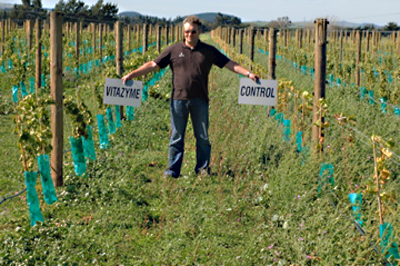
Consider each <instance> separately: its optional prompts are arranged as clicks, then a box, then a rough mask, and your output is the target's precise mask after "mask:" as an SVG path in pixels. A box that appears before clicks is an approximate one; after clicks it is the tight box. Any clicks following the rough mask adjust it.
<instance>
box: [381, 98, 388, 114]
mask: <svg viewBox="0 0 400 266" xmlns="http://www.w3.org/2000/svg"><path fill="white" fill-rule="evenodd" d="M380 101H381V107H380V108H381V110H382V113H384V114H386V113H387V98H386V97H381V98H380Z"/></svg>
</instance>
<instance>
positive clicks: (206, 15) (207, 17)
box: [118, 11, 240, 23]
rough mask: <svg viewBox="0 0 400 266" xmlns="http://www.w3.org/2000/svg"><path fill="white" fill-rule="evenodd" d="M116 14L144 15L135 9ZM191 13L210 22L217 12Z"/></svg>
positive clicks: (127, 15) (128, 15) (213, 19)
mask: <svg viewBox="0 0 400 266" xmlns="http://www.w3.org/2000/svg"><path fill="white" fill-rule="evenodd" d="M221 14H222V15H224V16H233V17H234V15H227V14H223V13H221ZM118 15H119V16H126V17H133V18H135V17H138V16H146V15H145V14H140V13H138V12H135V11H124V12H121V13H119V14H118ZM191 15H195V16H198V17H199V19H200V20H205V21H207V22H211V23H212V22H214V21H215V18H216V17H217V15H218V13H217V12H206V13H199V14H191ZM187 16H189V15H186V16H182V18H186V17H187ZM238 18H239V17H238ZM239 19H240V18H239Z"/></svg>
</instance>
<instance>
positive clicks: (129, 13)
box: [118, 11, 143, 18]
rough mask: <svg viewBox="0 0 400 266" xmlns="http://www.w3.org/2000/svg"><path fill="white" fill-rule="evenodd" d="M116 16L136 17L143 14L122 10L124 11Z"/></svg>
mask: <svg viewBox="0 0 400 266" xmlns="http://www.w3.org/2000/svg"><path fill="white" fill-rule="evenodd" d="M118 16H125V17H132V18H136V17H138V16H143V15H142V14H140V13H139V12H135V11H124V12H121V13H119V14H118Z"/></svg>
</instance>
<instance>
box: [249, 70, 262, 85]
mask: <svg viewBox="0 0 400 266" xmlns="http://www.w3.org/2000/svg"><path fill="white" fill-rule="evenodd" d="M248 77H249V79H252V80H253V81H254V82H255V83H257V84H260V77H259V76H257V75H256V74H253V73H249V75H248Z"/></svg>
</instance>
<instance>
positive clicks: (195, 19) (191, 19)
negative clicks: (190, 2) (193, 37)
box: [183, 15, 201, 27]
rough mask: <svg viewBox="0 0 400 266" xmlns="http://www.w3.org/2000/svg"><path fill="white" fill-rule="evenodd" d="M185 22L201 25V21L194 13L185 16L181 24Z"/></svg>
mask: <svg viewBox="0 0 400 266" xmlns="http://www.w3.org/2000/svg"><path fill="white" fill-rule="evenodd" d="M186 23H189V24H196V25H197V26H199V27H200V26H201V22H200V19H199V17H198V16H194V15H190V16H187V17H186V18H185V19H184V20H183V25H185V24H186Z"/></svg>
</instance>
